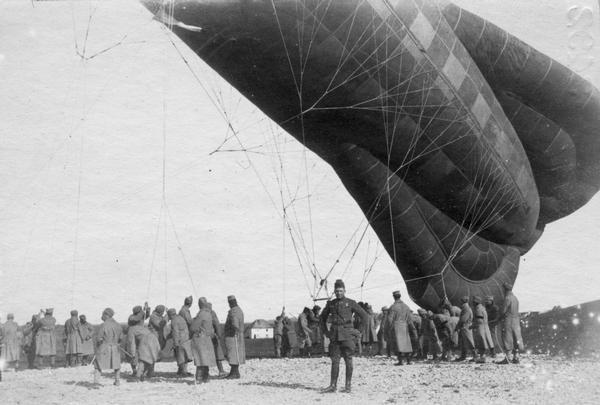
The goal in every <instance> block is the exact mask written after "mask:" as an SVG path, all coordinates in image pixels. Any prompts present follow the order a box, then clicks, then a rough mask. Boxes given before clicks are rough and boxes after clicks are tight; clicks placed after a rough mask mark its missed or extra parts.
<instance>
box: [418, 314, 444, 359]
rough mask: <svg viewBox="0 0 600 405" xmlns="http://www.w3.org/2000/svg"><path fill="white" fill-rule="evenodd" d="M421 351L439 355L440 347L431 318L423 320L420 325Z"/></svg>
mask: <svg viewBox="0 0 600 405" xmlns="http://www.w3.org/2000/svg"><path fill="white" fill-rule="evenodd" d="M421 335H422V338H423V343H422V345H423V350H424V351H427V353H429V354H440V353H441V351H442V345H441V341H440V338H439V335H438V333H437V328H436V326H435V322H434V320H433V318H429V317H427V318H424V319H423V320H422V323H421Z"/></svg>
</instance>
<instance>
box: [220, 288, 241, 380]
mask: <svg viewBox="0 0 600 405" xmlns="http://www.w3.org/2000/svg"><path fill="white" fill-rule="evenodd" d="M227 302H228V303H229V308H230V309H229V312H228V313H227V320H226V321H225V347H226V349H227V361H228V362H229V365H230V366H231V370H230V371H229V375H228V376H227V377H225V378H229V379H237V378H240V365H241V364H244V363H245V362H246V346H245V343H244V312H243V311H242V309H241V308H240V307H239V306H238V304H237V300H236V299H235V296H233V295H230V296H228V297H227Z"/></svg>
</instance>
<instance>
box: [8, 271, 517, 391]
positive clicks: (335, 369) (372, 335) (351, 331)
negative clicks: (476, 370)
mask: <svg viewBox="0 0 600 405" xmlns="http://www.w3.org/2000/svg"><path fill="white" fill-rule="evenodd" d="M504 290H505V295H504V302H503V306H502V308H498V306H496V305H495V304H494V302H493V298H492V297H485V299H482V298H481V297H478V296H473V297H467V296H465V297H462V298H461V307H460V308H459V307H455V306H453V305H451V304H450V302H449V301H448V300H444V301H443V302H442V303H441V304H440V306H439V308H438V310H437V311H436V313H433V312H432V311H426V310H423V309H419V310H418V311H417V314H414V313H413V312H412V311H411V309H410V308H409V307H408V305H406V304H405V303H404V302H403V301H402V299H401V294H400V292H399V291H394V292H393V293H392V296H393V298H394V302H393V304H392V305H391V306H390V307H389V308H388V307H383V308H382V312H381V314H379V315H376V314H375V313H373V310H372V308H371V306H370V305H369V304H368V303H360V304H359V303H356V302H355V301H353V300H351V299H349V298H347V297H346V296H345V291H346V290H345V285H344V282H343V281H342V280H336V282H335V287H334V294H335V298H333V299H331V300H329V301H327V305H326V306H325V308H324V309H323V312H322V313H321V308H320V307H319V306H318V305H315V306H314V307H313V309H312V310H311V309H309V308H307V307H306V308H304V309H303V311H302V313H301V314H300V315H299V316H298V320H297V323H296V324H295V325H294V323H293V322H292V321H291V320H290V319H289V318H287V317H286V316H285V307H284V309H283V311H282V313H281V315H279V316H278V317H277V318H276V320H275V326H274V346H275V355H276V357H281V356H289V355H290V353H291V349H292V348H293V347H294V346H296V345H297V346H298V347H299V349H300V355H302V356H310V355H311V351H313V350H314V348H315V347H317V348H318V349H319V350H323V349H324V347H325V343H326V342H327V343H328V352H329V356H330V357H331V375H330V377H331V379H330V384H329V386H328V387H327V388H325V389H324V390H323V392H335V391H336V390H337V380H338V375H339V368H340V360H341V359H342V358H343V359H344V362H345V365H346V369H345V372H346V380H345V386H344V389H343V390H344V391H346V392H350V391H351V389H352V374H353V369H354V366H353V355H354V352H355V350H356V349H357V348H358V351H359V354H360V353H362V352H363V351H364V352H365V354H367V355H369V354H372V346H373V344H377V345H378V347H379V350H378V354H387V355H388V356H391V355H394V356H397V358H398V362H397V363H396V365H404V364H410V363H411V362H412V360H413V359H414V358H422V359H429V357H431V360H432V361H437V360H446V361H451V360H453V355H452V353H453V352H454V351H455V350H457V351H459V352H460V356H459V357H458V358H456V359H454V360H455V361H465V360H467V358H468V356H469V355H472V361H475V362H485V359H486V354H491V355H492V356H495V349H496V348H498V347H499V346H500V347H501V349H502V351H503V353H504V354H505V358H504V359H503V360H502V361H499V362H498V364H509V363H511V362H512V363H518V362H519V351H521V350H523V342H522V338H521V331H520V323H519V302H518V300H517V298H516V297H515V296H514V294H513V293H512V286H511V285H509V284H505V285H504ZM227 300H228V303H229V308H230V309H229V312H228V314H227V320H226V322H225V326H224V330H223V332H222V333H221V330H220V325H219V319H218V317H217V314H216V313H215V311H214V310H213V309H212V305H211V304H210V303H209V302H208V301H207V300H206V298H204V297H201V298H200V299H199V300H198V309H199V311H198V313H197V315H196V316H195V317H192V315H191V311H192V305H193V298H192V297H191V296H190V297H186V298H185V300H184V305H183V306H182V307H181V309H180V311H179V312H177V311H176V310H175V309H174V308H171V309H168V310H166V307H165V306H164V305H157V306H156V307H155V309H154V311H152V312H150V307H149V306H148V304H147V303H146V304H145V305H144V307H142V306H139V305H138V306H135V307H134V308H133V310H132V314H131V315H129V317H128V319H127V328H126V332H125V333H124V329H123V326H122V325H120V324H119V323H117V322H116V321H115V320H114V318H113V317H114V311H113V310H112V309H111V308H106V309H105V310H104V311H103V312H102V321H103V323H102V324H101V325H100V327H99V329H98V330H97V331H96V333H95V334H94V329H93V328H92V326H91V325H90V324H89V323H87V321H86V319H85V315H78V313H77V311H76V310H73V311H71V317H70V318H69V319H68V320H67V321H66V322H65V342H64V344H65V353H66V356H67V366H77V365H80V364H83V365H85V364H88V363H89V362H91V363H93V365H94V369H95V372H94V382H95V383H98V382H99V378H100V373H101V371H102V370H114V372H115V382H114V383H115V385H119V383H120V369H121V356H122V355H124V356H126V358H127V359H128V360H129V362H130V364H131V368H132V375H133V377H134V379H135V380H139V381H142V380H144V379H145V378H146V377H151V376H152V375H153V373H154V364H155V363H156V362H157V361H158V360H159V357H160V356H161V353H165V352H167V353H173V354H174V357H175V360H176V362H177V375H178V376H179V377H185V376H188V375H190V376H191V374H189V373H188V372H187V370H186V368H187V363H189V362H192V361H193V362H194V365H195V366H196V373H195V379H194V381H195V382H196V383H198V384H201V383H206V382H208V381H209V369H210V367H217V369H218V373H219V377H222V378H227V379H237V378H240V373H239V366H240V365H241V364H244V362H245V358H246V354H245V345H244V314H243V311H242V310H241V308H240V307H239V306H238V304H237V300H236V298H235V297H234V296H232V295H231V296H229V297H227ZM165 312H166V313H165ZM13 318H14V317H13V316H12V314H9V315H8V316H7V319H8V320H7V322H6V323H5V324H4V325H2V328H1V329H0V332H1V334H0V342H2V358H3V359H4V360H5V361H6V362H7V363H9V364H10V363H16V367H17V368H18V361H19V354H20V351H21V350H20V349H21V348H20V346H19V343H18V342H19V333H22V336H23V337H25V338H26V339H25V351H26V353H27V357H28V361H29V366H30V367H33V366H34V364H33V363H34V360H35V358H36V357H37V358H39V359H40V365H43V364H44V360H45V359H46V358H48V359H49V361H50V365H51V366H54V361H55V356H56V335H55V325H56V319H55V318H54V317H53V311H52V309H51V308H50V309H47V310H46V311H44V314H43V316H37V315H36V316H34V317H32V320H31V322H28V323H27V325H25V326H24V327H23V328H22V332H20V328H19V327H18V325H17V324H16V323H15V322H14V319H13ZM146 321H147V322H146ZM291 331H294V332H295V333H291ZM498 333H500V334H501V337H502V339H501V342H500V339H497V335H498ZM294 335H295V338H292V336H294ZM93 336H95V339H92V337H93ZM294 339H295V340H296V342H294V341H293V340H294ZM94 341H95V344H94V343H93V342H94ZM123 341H125V342H126V344H125V348H123V345H121V343H122V342H123ZM511 353H512V359H511V358H510V354H511ZM90 358H91V360H90ZM225 359H227V361H228V362H229V365H230V371H229V373H226V372H225V371H224V369H223V361H224V360H225Z"/></svg>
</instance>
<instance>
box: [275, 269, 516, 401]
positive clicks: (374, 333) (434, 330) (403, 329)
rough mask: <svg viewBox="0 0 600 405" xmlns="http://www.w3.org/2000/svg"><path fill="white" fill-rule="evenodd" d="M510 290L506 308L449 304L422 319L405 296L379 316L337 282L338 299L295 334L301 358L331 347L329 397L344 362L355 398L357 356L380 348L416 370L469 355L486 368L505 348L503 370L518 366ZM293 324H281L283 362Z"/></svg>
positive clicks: (305, 314) (475, 300)
mask: <svg viewBox="0 0 600 405" xmlns="http://www.w3.org/2000/svg"><path fill="white" fill-rule="evenodd" d="M504 290H505V295H504V303H503V306H502V308H499V307H498V306H497V305H495V304H494V301H493V297H485V299H482V298H481V297H478V296H473V297H467V296H465V297H462V298H461V307H460V308H459V307H455V306H453V305H451V304H450V302H449V301H448V300H444V301H443V302H442V303H440V306H439V308H438V310H437V311H436V313H433V312H432V311H426V310H424V309H419V310H417V313H416V314H415V313H413V312H412V310H411V309H410V308H409V307H408V305H406V304H405V303H404V302H403V301H402V299H401V294H400V292H399V291H394V292H393V293H392V296H393V298H394V302H393V304H392V305H391V306H390V307H383V308H382V312H381V314H379V315H376V314H374V313H373V310H372V308H371V306H370V305H369V304H368V303H356V302H355V301H353V300H351V299H349V298H347V297H346V296H345V285H344V282H343V281H342V280H336V282H335V286H334V294H335V298H334V299H332V300H330V301H328V302H327V305H326V306H325V309H324V310H323V312H322V313H320V308H319V307H318V306H315V307H314V308H313V309H312V310H310V309H308V308H304V310H303V311H302V313H301V314H300V315H299V316H298V321H297V326H296V328H295V331H296V334H297V337H298V339H297V340H298V342H297V343H298V347H299V348H300V354H301V355H303V356H307V355H310V347H311V344H312V346H313V347H314V346H315V344H316V346H320V345H323V346H324V345H325V344H326V342H328V351H329V356H330V357H331V379H330V384H329V386H328V387H327V388H325V389H324V390H323V392H335V391H336V390H337V381H338V375H339V368H340V360H341V359H342V358H343V359H344V362H345V365H346V369H345V372H346V379H345V386H344V388H343V391H344V392H350V391H351V389H352V375H353V370H354V365H353V355H354V353H355V351H356V350H358V353H359V355H360V354H363V353H364V354H366V355H371V354H372V350H371V349H372V346H373V345H374V344H377V345H378V347H379V350H378V354H387V355H388V357H390V356H391V355H392V354H393V355H394V356H397V359H398V362H397V363H396V365H398V366H401V365H405V364H411V363H412V360H413V359H415V358H417V359H429V358H431V361H442V360H446V361H452V360H454V361H459V362H460V361H465V360H467V358H468V356H469V355H472V359H471V361H474V362H485V361H486V354H490V355H492V357H495V349H496V348H498V347H500V348H503V349H502V350H503V352H504V353H505V358H504V359H503V360H502V361H499V362H498V363H497V364H509V363H511V362H512V363H518V362H519V351H520V350H523V341H522V337H521V330H520V323H519V302H518V300H517V298H516V297H515V295H514V294H513V293H512V286H511V285H509V284H505V285H504ZM471 305H472V306H471ZM284 310H285V309H284ZM290 324H291V322H290V320H289V319H288V318H286V317H285V311H283V312H282V314H281V315H280V316H278V317H277V319H276V321H275V328H274V343H275V353H276V356H277V357H279V356H281V355H286V354H288V353H287V352H286V349H285V347H286V343H285V340H286V339H287V340H290V338H289V336H290V335H292V333H289V330H288V331H287V333H286V327H288V328H289V326H286V325H290ZM498 333H501V336H502V342H499V341H498V339H497V334H498ZM282 346H283V347H284V350H283V352H282V351H281V348H282ZM287 346H290V342H288V343H287ZM455 350H456V351H459V352H460V355H459V357H457V358H455V359H454V358H453V355H452V353H453V352H454V351H455ZM511 353H512V359H510V354H511Z"/></svg>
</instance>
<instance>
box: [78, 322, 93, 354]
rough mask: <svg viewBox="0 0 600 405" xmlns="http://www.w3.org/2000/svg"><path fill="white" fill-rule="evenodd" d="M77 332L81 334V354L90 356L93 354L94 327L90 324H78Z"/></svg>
mask: <svg viewBox="0 0 600 405" xmlns="http://www.w3.org/2000/svg"><path fill="white" fill-rule="evenodd" d="M79 332H80V333H81V354H82V355H83V356H91V355H93V354H94V327H93V326H92V324H91V323H89V322H86V323H80V324H79Z"/></svg>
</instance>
